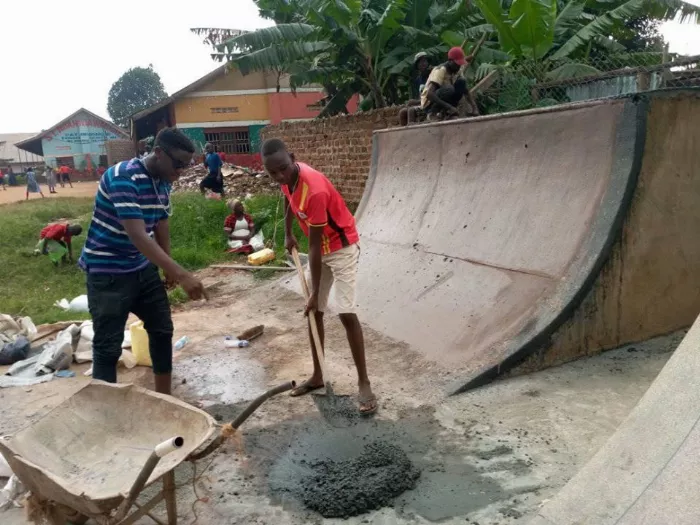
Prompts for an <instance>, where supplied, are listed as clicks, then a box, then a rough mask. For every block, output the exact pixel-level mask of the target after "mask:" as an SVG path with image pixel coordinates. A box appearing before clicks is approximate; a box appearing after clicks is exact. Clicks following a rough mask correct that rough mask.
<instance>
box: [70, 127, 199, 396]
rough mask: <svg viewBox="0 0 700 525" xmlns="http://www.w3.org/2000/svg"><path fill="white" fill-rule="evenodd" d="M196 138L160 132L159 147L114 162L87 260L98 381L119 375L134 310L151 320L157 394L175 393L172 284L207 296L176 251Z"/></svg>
mask: <svg viewBox="0 0 700 525" xmlns="http://www.w3.org/2000/svg"><path fill="white" fill-rule="evenodd" d="M193 153H194V146H193V145H192V142H190V140H189V139H188V138H187V137H186V136H185V135H184V134H183V133H182V132H180V131H178V130H177V129H174V128H165V129H163V130H161V131H160V132H159V133H158V136H157V137H156V140H155V145H154V148H153V151H152V152H151V153H150V154H148V155H147V156H146V157H144V158H142V159H139V158H134V159H132V160H130V161H127V162H120V163H119V164H117V165H115V166H112V167H111V168H109V169H108V170H107V171H106V172H105V173H104V175H102V178H101V179H100V185H99V188H98V191H97V196H96V197H95V208H94V211H93V216H92V222H91V223H90V229H89V230H88V234H87V239H86V241H85V247H84V248H83V253H82V255H81V257H80V261H79V264H80V266H81V267H82V268H83V270H85V272H87V289H88V302H89V307H90V314H91V315H92V321H93V327H94V330H95V337H94V339H93V343H92V349H93V350H92V352H93V372H92V375H93V377H94V378H95V379H101V380H103V381H108V382H110V383H115V382H116V381H117V361H118V360H119V356H120V355H121V345H122V339H123V336H124V326H125V324H126V320H127V317H128V316H129V313H130V312H131V313H134V314H135V315H136V316H138V317H139V318H140V319H141V320H142V321H143V323H144V327H145V329H146V332H148V340H149V346H150V353H151V359H152V361H153V373H154V375H155V388H156V391H157V392H161V393H164V394H170V388H171V385H170V383H171V372H172V352H173V349H172V338H173V322H172V318H171V315H170V304H169V303H168V296H167V293H166V290H165V285H164V283H163V281H162V280H161V278H160V275H159V273H158V268H162V269H163V271H164V272H165V276H166V279H167V280H169V281H171V282H177V283H179V284H180V285H181V286H182V288H183V289H184V290H185V292H187V295H188V296H189V297H190V298H191V299H200V298H201V297H203V296H204V288H203V286H202V283H201V282H200V281H199V280H197V279H196V278H195V277H194V276H193V275H192V274H190V273H189V272H187V271H185V270H184V269H183V268H182V267H181V266H180V265H179V264H177V263H176V262H175V261H174V260H173V259H172V258H171V257H170V230H169V226H168V217H170V215H171V213H172V205H171V203H170V185H171V184H172V183H173V182H174V181H175V180H177V179H178V177H179V176H180V174H181V173H182V171H183V170H184V169H185V167H187V166H189V164H190V161H191V160H192V155H193Z"/></svg>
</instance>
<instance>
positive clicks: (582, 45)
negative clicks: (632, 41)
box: [474, 0, 700, 80]
mask: <svg viewBox="0 0 700 525" xmlns="http://www.w3.org/2000/svg"><path fill="white" fill-rule="evenodd" d="M589 1H590V0H569V1H568V2H567V3H565V4H558V3H557V0H513V2H512V3H511V4H510V8H509V9H506V6H505V5H504V4H503V3H502V2H501V1H500V0H474V2H475V4H476V5H477V6H478V7H479V9H480V10H481V12H482V13H483V15H484V17H485V18H486V20H487V21H488V22H489V23H490V24H491V26H492V27H493V28H494V30H495V31H496V33H497V35H498V40H499V43H500V46H501V49H502V50H503V51H504V52H506V53H508V55H510V57H511V59H512V60H513V61H514V62H515V63H518V62H520V63H522V62H523V61H527V62H528V67H530V68H531V69H532V71H533V72H534V75H535V77H536V78H537V79H538V80H544V79H549V80H552V79H564V78H572V77H578V76H585V75H590V74H595V73H597V72H599V71H598V70H597V69H596V68H594V67H592V66H591V65H589V64H587V63H586V62H587V61H586V57H587V56H588V55H589V54H590V52H591V49H592V48H593V47H594V46H596V47H598V48H601V49H603V50H604V51H605V52H606V53H607V54H613V55H618V56H619V57H623V56H625V55H624V53H625V51H626V49H625V48H624V46H621V45H620V44H619V43H617V42H615V41H614V40H613V39H611V38H610V36H609V35H610V32H611V30H612V29H613V27H614V26H615V24H618V23H620V22H624V21H625V20H629V19H632V18H634V17H637V16H641V15H644V14H646V15H649V14H653V15H654V16H657V17H658V18H659V19H660V20H667V19H672V18H674V17H679V18H680V19H681V20H685V21H689V22H695V23H700V7H698V6H694V5H692V4H688V3H686V2H683V1H682V0H622V1H617V2H616V1H615V0H612V1H610V2H604V3H609V5H610V8H609V9H608V10H607V11H605V12H603V13H602V14H599V15H597V16H594V15H592V14H591V13H589V12H588V10H587V3H588V2H589ZM626 56H629V55H626Z"/></svg>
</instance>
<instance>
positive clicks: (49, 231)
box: [39, 222, 70, 241]
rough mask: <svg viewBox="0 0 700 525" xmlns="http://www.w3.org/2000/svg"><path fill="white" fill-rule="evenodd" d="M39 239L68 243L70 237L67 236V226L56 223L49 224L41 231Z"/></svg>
mask: <svg viewBox="0 0 700 525" xmlns="http://www.w3.org/2000/svg"><path fill="white" fill-rule="evenodd" d="M39 238H40V239H51V240H54V241H68V240H69V239H70V235H69V234H68V225H67V224H60V223H56V222H54V223H51V224H49V225H48V226H45V227H44V229H43V230H41V233H40V234H39Z"/></svg>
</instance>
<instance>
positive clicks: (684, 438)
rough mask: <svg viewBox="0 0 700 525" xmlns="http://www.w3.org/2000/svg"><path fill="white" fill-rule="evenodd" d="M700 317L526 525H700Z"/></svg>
mask: <svg viewBox="0 0 700 525" xmlns="http://www.w3.org/2000/svg"><path fill="white" fill-rule="evenodd" d="M699 347H700V318H698V320H696V321H695V324H694V325H693V327H692V328H691V329H690V331H689V332H688V334H687V335H686V336H685V339H684V340H683V342H682V343H681V344H680V346H679V347H678V349H677V350H676V351H675V353H674V354H673V356H672V357H671V359H670V360H669V362H668V363H667V364H666V366H665V367H664V368H663V370H662V371H661V373H660V374H659V376H658V377H657V379H656V381H655V382H654V383H653V384H652V385H651V387H650V388H649V390H648V391H647V393H646V394H645V395H644V397H642V399H641V401H640V402H639V403H638V404H637V406H636V407H635V409H634V410H633V411H632V412H631V413H630V415H629V416H628V418H627V419H626V420H625V421H624V422H623V423H622V425H620V427H619V428H618V430H617V431H616V432H615V434H614V435H613V436H612V437H611V438H610V440H608V442H607V443H606V444H605V445H604V446H603V447H602V448H601V449H600V450H599V451H598V453H597V454H596V455H595V456H594V457H593V459H592V460H591V461H590V462H589V463H588V464H587V465H586V466H585V467H584V468H583V469H582V470H581V471H580V472H579V473H578V474H577V475H576V476H575V477H574V478H573V479H572V480H571V481H570V482H569V483H568V484H567V485H566V486H565V487H564V488H563V489H562V491H561V492H560V493H559V494H558V495H557V496H556V497H555V498H554V499H553V500H551V501H550V502H549V503H547V504H545V506H544V507H543V508H542V509H541V510H540V512H539V513H538V514H537V516H536V518H535V519H534V520H532V521H530V525H613V524H615V525H697V524H698V523H700V499H698V494H699V493H700V389H698V387H697V386H698V378H699V377H700V352H698V348H699Z"/></svg>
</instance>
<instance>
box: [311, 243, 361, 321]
mask: <svg viewBox="0 0 700 525" xmlns="http://www.w3.org/2000/svg"><path fill="white" fill-rule="evenodd" d="M359 262H360V245H359V244H357V243H356V244H351V245H350V246H346V247H345V248H341V249H340V250H338V251H335V252H333V253H329V254H328V255H324V256H323V258H322V259H321V284H320V286H319V290H318V311H319V312H325V311H326V308H327V307H328V297H329V296H330V294H331V287H332V286H333V284H335V307H336V308H335V309H336V310H337V313H339V314H352V313H355V288H356V287H357V267H358V264H359ZM307 280H308V282H309V283H310V282H311V276H310V275H309V276H308V277H307Z"/></svg>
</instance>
